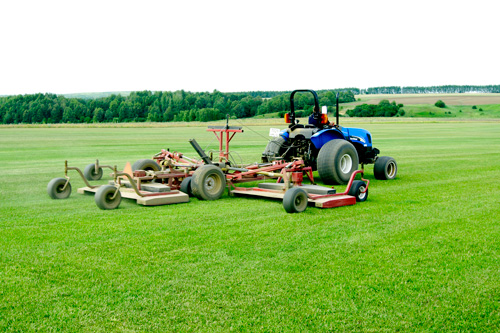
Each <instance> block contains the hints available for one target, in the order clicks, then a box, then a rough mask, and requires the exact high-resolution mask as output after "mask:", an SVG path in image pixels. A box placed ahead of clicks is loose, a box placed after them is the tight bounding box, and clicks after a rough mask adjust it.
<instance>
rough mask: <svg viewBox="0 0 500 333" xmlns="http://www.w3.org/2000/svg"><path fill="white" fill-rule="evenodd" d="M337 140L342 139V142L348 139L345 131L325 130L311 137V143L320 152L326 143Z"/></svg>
mask: <svg viewBox="0 0 500 333" xmlns="http://www.w3.org/2000/svg"><path fill="white" fill-rule="evenodd" d="M346 134H348V133H346ZM336 139H341V140H345V139H346V136H345V135H344V133H343V131H342V132H341V131H339V130H338V129H336V128H328V129H324V130H321V131H319V132H317V133H315V134H314V135H313V136H311V142H312V143H313V145H314V147H316V149H318V150H319V149H321V147H323V145H324V144H325V143H327V142H329V141H332V140H336Z"/></svg>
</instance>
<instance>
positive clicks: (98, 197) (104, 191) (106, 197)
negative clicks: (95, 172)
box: [94, 185, 122, 209]
mask: <svg viewBox="0 0 500 333" xmlns="http://www.w3.org/2000/svg"><path fill="white" fill-rule="evenodd" d="M115 192H116V187H114V186H113V185H104V186H101V187H100V188H99V189H98V190H97V192H96V193H95V197H94V200H95V204H96V205H97V207H99V208H101V209H115V208H118V206H120V202H121V201H122V195H121V194H120V191H118V193H117V194H116V196H115V197H114V199H111V197H112V196H113V195H114V194H115Z"/></svg>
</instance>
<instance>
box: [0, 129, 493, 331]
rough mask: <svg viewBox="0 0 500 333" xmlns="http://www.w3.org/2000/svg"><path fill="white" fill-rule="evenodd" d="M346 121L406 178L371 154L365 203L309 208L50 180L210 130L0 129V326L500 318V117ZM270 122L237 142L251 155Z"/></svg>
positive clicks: (229, 326)
mask: <svg viewBox="0 0 500 333" xmlns="http://www.w3.org/2000/svg"><path fill="white" fill-rule="evenodd" d="M162 126H165V125H162ZM167 126H168V125H167ZM273 126H275V125H273ZM280 126H281V127H283V125H280ZM349 126H351V127H354V126H358V127H362V128H366V129H368V130H370V131H371V133H372V135H373V138H374V145H375V146H376V147H378V148H379V149H380V150H381V152H382V155H390V156H392V157H394V158H396V160H397V161H398V164H399V172H398V177H397V179H396V180H394V181H378V180H375V179H374V177H373V167H372V166H367V169H366V177H367V178H368V179H370V181H371V182H370V195H369V197H368V200H367V201H366V202H364V203H360V204H357V205H355V206H349V207H341V208H335V209H326V210H321V209H316V208H314V207H309V208H308V209H307V210H306V211H305V212H304V213H301V214H287V213H286V212H285V211H284V209H283V207H282V204H281V202H279V201H270V200H264V199H248V198H231V197H229V196H228V195H227V194H225V195H224V196H223V197H222V198H221V199H220V200H218V201H215V202H207V201H198V200H197V199H191V202H190V203H187V204H179V205H171V206H160V207H143V206H139V205H136V204H135V203H132V202H128V201H124V202H122V204H121V206H120V208H119V209H117V210H113V211H102V210H100V209H98V208H97V207H96V205H95V203H94V200H93V197H92V196H83V195H79V194H77V193H76V189H77V188H78V187H80V186H83V182H82V181H81V180H80V179H78V177H76V174H73V176H74V177H73V181H72V185H73V193H72V195H71V196H70V198H68V199H66V200H52V199H50V198H49V197H48V195H47V193H46V186H47V183H48V181H49V180H50V179H52V178H54V177H60V176H63V170H64V160H65V159H67V160H69V163H70V165H74V166H79V167H81V168H83V167H85V165H87V164H89V163H92V162H93V161H94V160H95V158H99V160H100V162H101V163H103V164H104V163H106V164H117V165H118V166H119V167H121V166H123V165H124V164H125V163H126V162H127V161H130V162H134V161H135V160H137V159H140V158H149V157H150V156H151V155H153V154H154V153H156V152H158V151H159V150H160V149H161V148H171V149H174V150H179V151H182V152H184V153H185V154H186V155H187V156H192V157H195V156H196V153H195V152H194V150H193V149H192V148H191V146H190V145H189V143H188V139H190V138H196V139H197V141H198V142H199V143H200V145H201V146H202V147H203V148H207V147H208V148H217V147H216V142H215V141H214V136H213V134H212V133H208V132H206V131H205V128H204V127H196V126H191V127H185V126H184V127H183V126H179V127H173V126H170V127H152V128H143V127H129V128H112V127H111V128H98V127H72V128H68V127H60V128H50V127H38V128H20V127H2V128H0V162H1V164H0V172H1V174H2V177H1V178H0V179H1V180H0V199H1V200H0V330H1V331H35V330H40V331H171V332H179V331H181V332H185V331H201V332H207V331H208V332H210V331H231V330H234V331H272V332H274V331H295V332H299V331H300V332H302V331H372V332H380V331H391V332H392V331H398V330H399V331H498V330H499V329H500V284H499V276H500V260H499V259H500V224H499V219H500V218H499V217H500V183H499V179H500V167H499V164H498V162H499V161H500V126H499V123H498V122H480V121H474V122H443V121H441V122H404V121H403V122H394V123H377V122H362V121H360V122H358V123H356V122H350V123H349ZM268 131H269V125H266V124H265V123H261V124H259V125H258V126H252V127H250V128H245V133H243V134H238V135H237V136H236V137H235V139H234V140H233V145H232V149H233V150H234V151H236V152H238V153H239V155H240V156H241V159H242V160H243V161H244V162H253V161H258V160H259V159H260V154H261V152H262V151H263V149H264V147H265V145H266V140H265V138H263V137H262V136H261V135H264V136H267V133H268ZM108 179H109V177H106V180H103V181H101V182H106V181H107V180H108ZM338 189H340V190H342V189H343V188H342V187H339V188H338Z"/></svg>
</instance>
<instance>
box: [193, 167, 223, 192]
mask: <svg viewBox="0 0 500 333" xmlns="http://www.w3.org/2000/svg"><path fill="white" fill-rule="evenodd" d="M191 178H192V179H191V191H192V192H193V195H194V196H195V197H197V198H198V199H200V200H217V199H219V198H220V197H221V196H222V193H224V190H225V189H226V176H225V175H224V173H223V172H222V170H221V169H220V168H219V167H217V166H215V165H204V166H201V167H199V168H198V169H196V171H195V172H194V173H193V176H192V177H191Z"/></svg>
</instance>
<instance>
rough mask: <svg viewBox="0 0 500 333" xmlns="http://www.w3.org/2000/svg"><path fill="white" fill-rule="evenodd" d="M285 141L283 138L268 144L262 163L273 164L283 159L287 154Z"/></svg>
mask: <svg viewBox="0 0 500 333" xmlns="http://www.w3.org/2000/svg"><path fill="white" fill-rule="evenodd" d="M285 142H286V141H285V139H284V138H283V137H282V136H279V137H277V138H276V139H274V140H271V141H269V142H268V144H267V146H266V149H264V153H262V162H264V163H267V162H272V161H275V160H277V159H280V158H281V155H283V154H284V153H285V150H286V148H285Z"/></svg>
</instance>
